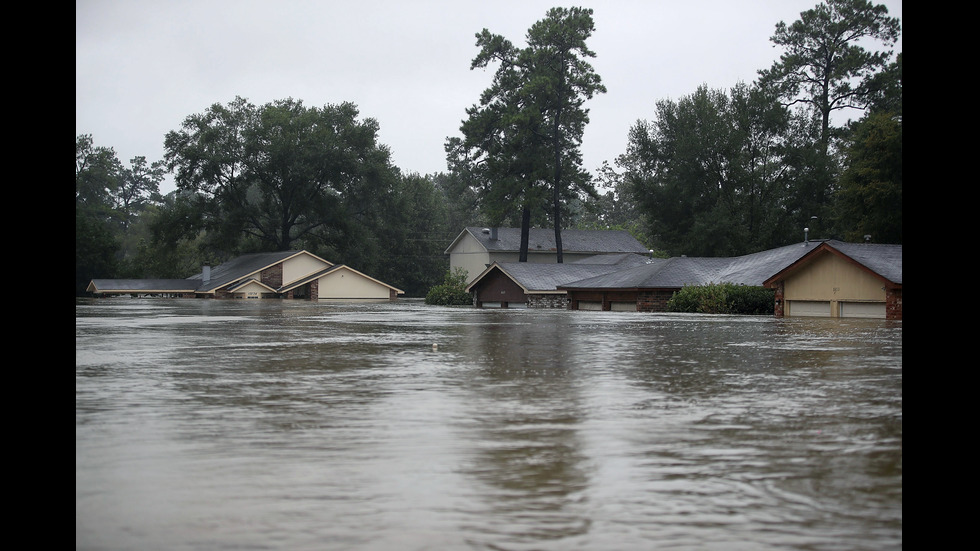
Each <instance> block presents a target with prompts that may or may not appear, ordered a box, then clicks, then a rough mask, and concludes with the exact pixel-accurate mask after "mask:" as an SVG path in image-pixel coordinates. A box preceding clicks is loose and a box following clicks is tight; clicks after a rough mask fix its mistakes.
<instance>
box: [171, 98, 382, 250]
mask: <svg viewBox="0 0 980 551" xmlns="http://www.w3.org/2000/svg"><path fill="white" fill-rule="evenodd" d="M377 132H378V124H377V122H375V121H374V120H373V119H370V118H369V119H365V120H363V121H359V120H358V110H357V108H356V107H355V106H354V105H353V104H351V103H343V104H339V105H326V106H324V107H322V108H316V107H312V108H308V107H306V106H305V105H303V103H302V102H301V101H298V100H293V99H291V98H290V99H285V100H277V101H273V102H271V103H268V104H265V105H263V106H261V107H256V106H255V105H253V104H251V103H249V102H248V101H247V100H245V99H244V98H241V97H238V98H236V99H235V100H234V101H232V102H231V103H229V104H228V105H226V106H223V105H220V104H214V105H212V106H211V107H210V108H208V109H207V110H206V111H205V112H204V113H201V114H196V115H191V116H189V117H187V118H186V119H185V120H184V122H183V124H182V128H181V130H179V131H171V132H169V133H168V134H167V136H166V138H165V141H164V144H165V148H166V157H165V158H166V161H167V167H168V169H169V170H171V171H176V178H175V181H176V184H177V188H178V189H179V190H182V191H188V192H193V193H195V194H196V196H197V197H198V200H199V201H201V203H202V207H203V210H204V212H205V223H206V227H207V228H208V229H209V230H211V231H213V232H216V233H217V234H219V235H222V236H223V241H224V242H225V243H226V244H227V246H229V247H239V248H240V247H241V246H242V244H243V243H247V242H248V241H249V240H254V245H253V246H252V248H257V249H262V250H270V249H271V250H288V249H290V248H291V247H292V245H293V243H295V242H297V241H301V240H303V239H306V238H310V237H311V236H313V235H314V234H315V233H316V232H322V231H324V230H335V232H334V234H333V238H335V239H338V240H339V239H344V238H345V237H344V236H343V235H341V234H343V230H344V229H345V226H346V225H348V224H350V223H352V221H353V220H355V219H356V218H357V217H359V216H366V215H367V212H368V211H369V210H370V208H371V201H372V200H373V198H374V196H375V195H376V194H377V193H379V192H381V191H382V190H384V189H386V187H387V186H389V185H390V182H391V179H392V178H394V177H396V175H397V171H396V169H394V167H392V166H391V163H390V153H389V151H388V149H387V148H386V147H385V146H382V145H379V144H378V143H377Z"/></svg>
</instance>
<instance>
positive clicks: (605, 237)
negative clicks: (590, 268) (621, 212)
mask: <svg viewBox="0 0 980 551" xmlns="http://www.w3.org/2000/svg"><path fill="white" fill-rule="evenodd" d="M485 229H486V230H487V231H486V232H485V233H484V230H485ZM496 230H497V239H496V240H494V239H491V237H492V234H491V231H490V230H489V229H488V228H478V227H468V228H466V229H464V230H463V232H462V233H460V235H459V237H457V238H456V239H455V240H454V241H453V243H452V245H450V246H449V248H447V249H446V254H448V253H450V252H451V250H452V248H453V246H454V245H455V244H456V242H457V241H459V239H460V238H461V237H462V236H463V235H465V234H466V233H469V234H470V235H472V236H473V237H474V238H475V239H476V240H477V241H478V242H479V243H480V244H481V245H483V247H485V248H486V249H487V250H488V251H491V252H516V251H519V250H520V249H521V229H520V228H497V229H496ZM561 244H562V251H563V252H566V253H589V254H603V253H638V254H645V253H649V252H650V251H649V250H648V249H647V248H646V247H644V246H643V244H642V243H640V242H639V241H637V240H636V238H634V237H633V236H632V235H630V234H629V232H626V231H621V230H562V232H561ZM556 250H557V246H556V245H555V232H554V230H552V229H543V228H531V229H530V231H529V234H528V252H529V253H536V252H554V251H556Z"/></svg>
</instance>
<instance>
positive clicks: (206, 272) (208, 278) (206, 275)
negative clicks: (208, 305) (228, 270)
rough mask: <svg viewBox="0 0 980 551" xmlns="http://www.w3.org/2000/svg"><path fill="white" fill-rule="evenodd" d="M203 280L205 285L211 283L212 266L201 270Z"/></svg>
mask: <svg viewBox="0 0 980 551" xmlns="http://www.w3.org/2000/svg"><path fill="white" fill-rule="evenodd" d="M201 280H202V281H203V282H204V283H208V282H209V281H211V266H204V267H203V268H201Z"/></svg>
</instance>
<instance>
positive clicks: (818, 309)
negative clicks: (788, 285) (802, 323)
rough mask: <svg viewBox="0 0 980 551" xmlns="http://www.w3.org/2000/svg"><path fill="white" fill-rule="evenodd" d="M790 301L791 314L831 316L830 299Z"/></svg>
mask: <svg viewBox="0 0 980 551" xmlns="http://www.w3.org/2000/svg"><path fill="white" fill-rule="evenodd" d="M788 302H789V315H790V316H800V317H802V316H809V317H825V318H829V317H830V301H823V300H791V301H788Z"/></svg>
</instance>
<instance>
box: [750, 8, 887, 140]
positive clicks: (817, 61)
mask: <svg viewBox="0 0 980 551" xmlns="http://www.w3.org/2000/svg"><path fill="white" fill-rule="evenodd" d="M887 14H888V8H886V7H885V6H884V5H877V6H875V5H873V4H872V3H871V2H870V1H868V0H827V1H826V3H820V4H818V5H817V6H816V7H815V8H813V9H811V10H807V11H805V12H802V13H801V14H800V19H799V20H798V21H795V22H794V23H793V24H792V25H787V24H786V23H785V22H782V21H780V22H779V23H778V24H776V32H775V34H773V36H772V38H771V40H772V42H773V43H775V44H776V45H777V46H781V47H783V48H784V49H785V50H786V51H785V52H784V53H783V54H782V55H781V56H780V58H779V61H777V62H776V63H774V64H773V66H772V67H771V68H769V69H768V70H762V71H759V75H760V78H759V84H760V85H762V86H766V87H771V88H772V89H773V90H774V91H775V93H776V94H777V95H778V96H779V97H781V98H785V99H786V100H787V101H788V103H787V105H792V104H796V103H800V104H805V105H809V106H810V107H812V108H813V110H814V111H815V112H816V113H817V114H818V116H819V117H820V123H821V132H820V144H821V147H822V148H823V150H824V152H826V151H827V148H828V146H829V145H830V141H831V131H830V115H831V113H832V112H834V111H837V110H839V109H846V108H857V109H863V108H864V107H866V105H867V103H868V100H869V98H870V97H872V95H873V94H874V92H875V86H874V84H875V79H874V75H875V74H876V73H877V72H878V71H880V70H881V69H882V68H883V67H885V65H886V64H887V63H888V60H889V59H890V58H891V55H892V52H891V51H887V50H886V51H880V52H869V51H867V50H865V49H864V47H863V46H861V41H862V40H864V39H874V40H878V41H881V42H882V43H884V45H885V46H886V47H889V46H891V45H893V44H894V43H895V42H896V41H897V40H898V36H899V32H900V24H899V20H898V19H897V18H891V17H888V16H887Z"/></svg>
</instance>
